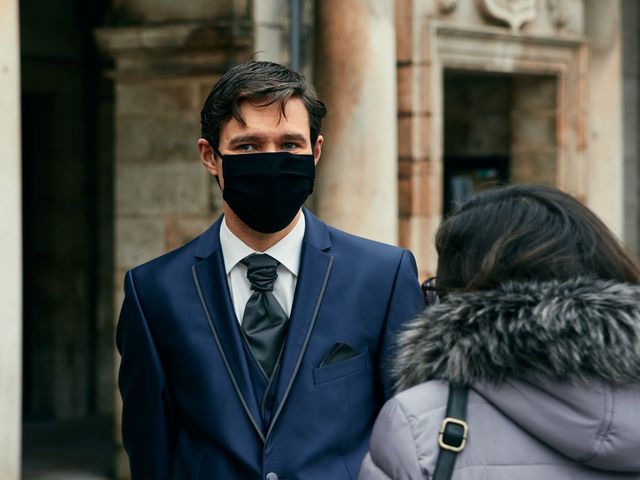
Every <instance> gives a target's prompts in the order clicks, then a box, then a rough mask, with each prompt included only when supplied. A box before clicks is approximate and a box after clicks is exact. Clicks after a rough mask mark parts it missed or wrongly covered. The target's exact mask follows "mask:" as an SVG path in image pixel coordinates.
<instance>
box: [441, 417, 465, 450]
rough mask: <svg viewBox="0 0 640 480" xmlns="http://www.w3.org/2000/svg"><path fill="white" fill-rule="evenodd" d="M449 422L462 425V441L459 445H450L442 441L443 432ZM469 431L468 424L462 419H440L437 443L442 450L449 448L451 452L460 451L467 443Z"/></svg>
mask: <svg viewBox="0 0 640 480" xmlns="http://www.w3.org/2000/svg"><path fill="white" fill-rule="evenodd" d="M449 424H452V425H459V426H461V427H462V442H461V443H460V445H450V444H448V443H446V442H445V441H444V433H445V430H446V428H447V426H448V425H449ZM468 432H469V426H468V425H467V422H465V421H464V420H458V419H457V418H452V417H447V418H445V419H444V420H443V421H442V424H441V425H440V434H439V435H438V445H440V448H443V449H444V450H450V451H452V452H461V451H462V450H463V449H464V447H465V445H466V444H467V433H468Z"/></svg>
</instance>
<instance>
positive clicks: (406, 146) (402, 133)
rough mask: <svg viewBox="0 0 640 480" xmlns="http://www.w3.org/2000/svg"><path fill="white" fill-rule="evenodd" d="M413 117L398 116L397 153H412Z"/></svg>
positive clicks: (402, 154)
mask: <svg viewBox="0 0 640 480" xmlns="http://www.w3.org/2000/svg"><path fill="white" fill-rule="evenodd" d="M413 120H414V119H413V117H411V116H408V115H401V116H400V117H398V155H399V156H401V157H410V156H411V155H412V154H413V148H412V146H413Z"/></svg>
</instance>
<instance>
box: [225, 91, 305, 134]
mask: <svg viewBox="0 0 640 480" xmlns="http://www.w3.org/2000/svg"><path fill="white" fill-rule="evenodd" d="M238 114H239V115H238V116H235V115H234V116H231V117H230V118H229V119H228V120H227V121H225V122H224V123H223V124H222V125H221V132H220V133H221V134H223V133H231V131H233V132H237V131H247V130H251V129H253V128H260V127H276V128H285V129H286V130H288V131H291V132H292V133H293V132H295V130H301V129H303V130H304V131H305V132H306V131H308V129H309V115H308V112H307V109H306V107H305V106H304V103H303V102H302V100H300V99H299V98H296V97H294V98H291V99H289V100H288V101H287V103H286V104H285V105H284V108H283V106H282V105H281V103H280V102H272V103H265V102H260V101H249V100H244V101H242V102H241V103H240V104H239V105H238ZM238 117H239V118H238Z"/></svg>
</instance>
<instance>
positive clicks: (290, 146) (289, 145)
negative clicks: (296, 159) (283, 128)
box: [282, 143, 298, 150]
mask: <svg viewBox="0 0 640 480" xmlns="http://www.w3.org/2000/svg"><path fill="white" fill-rule="evenodd" d="M296 148H298V145H296V144H295V143H285V144H283V145H282V149H283V150H295V149H296Z"/></svg>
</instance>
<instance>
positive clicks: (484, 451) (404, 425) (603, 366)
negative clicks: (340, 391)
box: [358, 279, 640, 480]
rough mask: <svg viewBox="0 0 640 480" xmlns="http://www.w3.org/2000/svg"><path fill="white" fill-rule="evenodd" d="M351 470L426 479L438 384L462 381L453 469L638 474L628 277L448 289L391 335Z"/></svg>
mask: <svg viewBox="0 0 640 480" xmlns="http://www.w3.org/2000/svg"><path fill="white" fill-rule="evenodd" d="M399 344H400V350H399V357H398V360H397V363H396V365H395V367H396V375H397V377H396V378H397V384H398V390H399V391H401V393H399V394H397V395H396V396H395V397H394V398H392V399H391V400H390V401H389V402H387V404H386V405H385V406H384V408H383V410H382V411H381V413H380V415H379V417H378V419H377V421H376V425H375V427H374V430H373V434H372V437H371V441H370V451H369V453H368V454H367V456H366V457H365V459H364V462H363V464H362V469H361V471H360V475H359V477H358V479H359V480H389V479H394V480H417V479H429V478H431V475H432V473H433V470H434V467H435V464H436V459H437V456H438V440H437V438H438V430H439V428H440V424H441V422H442V419H443V418H444V413H445V410H446V404H447V395H448V383H447V382H446V381H444V380H452V381H455V382H459V383H466V384H469V385H471V390H470V394H469V403H468V414H467V423H468V424H469V436H468V442H467V446H466V448H465V449H464V450H463V451H462V452H461V453H460V454H459V455H458V459H457V461H456V467H455V471H454V473H453V479H454V480H479V479H491V480H507V479H509V480H513V479H518V480H534V479H535V480H539V479H544V480H559V479H570V480H586V479H594V480H596V479H614V478H615V479H618V478H620V479H640V287H639V286H633V285H624V284H618V283H614V282H605V281H598V280H587V279H577V280H574V281H568V282H546V283H529V282H527V283H508V284H504V285H503V286H501V287H500V288H498V289H496V290H494V291H490V292H475V293H465V294H458V295H451V296H450V297H449V298H448V299H447V301H446V302H443V303H441V304H439V305H436V306H434V307H431V308H429V309H427V310H426V311H425V312H424V314H423V315H422V316H421V317H420V318H418V319H417V320H416V321H415V322H414V323H413V324H412V325H411V326H410V327H408V329H407V330H406V331H405V332H403V334H402V335H401V337H400V341H399Z"/></svg>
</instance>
